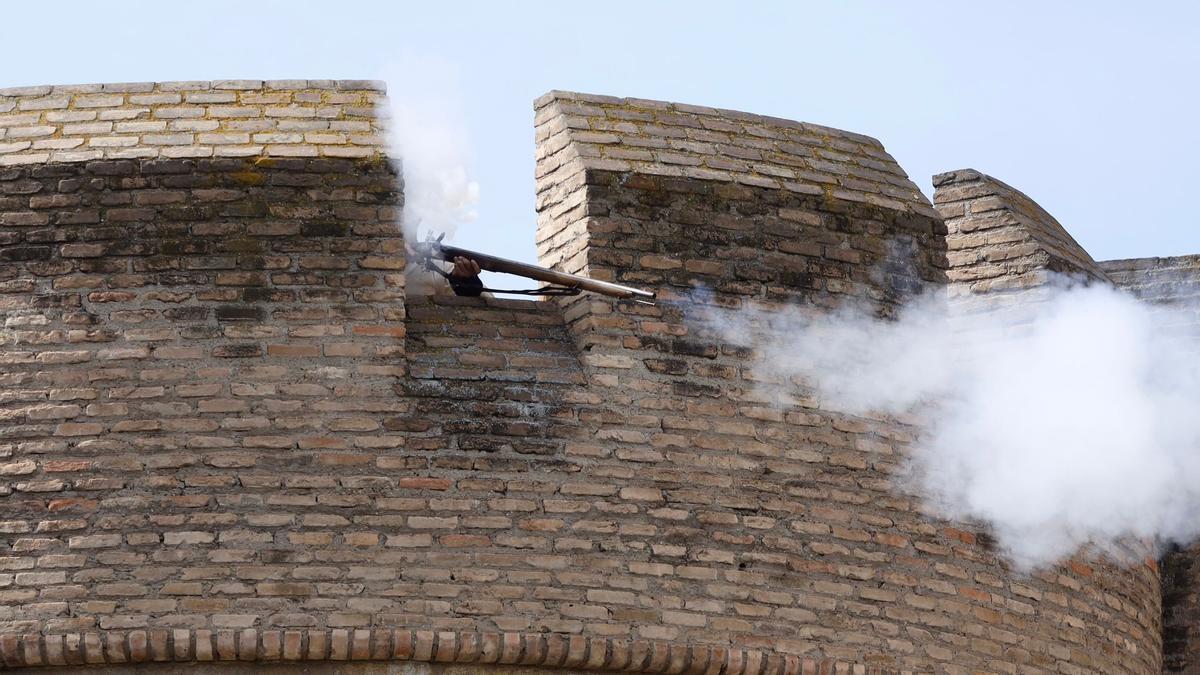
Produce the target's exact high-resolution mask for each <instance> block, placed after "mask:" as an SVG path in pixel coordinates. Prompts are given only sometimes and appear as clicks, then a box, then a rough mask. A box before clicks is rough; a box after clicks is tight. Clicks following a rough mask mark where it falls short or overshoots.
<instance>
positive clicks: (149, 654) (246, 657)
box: [0, 628, 911, 675]
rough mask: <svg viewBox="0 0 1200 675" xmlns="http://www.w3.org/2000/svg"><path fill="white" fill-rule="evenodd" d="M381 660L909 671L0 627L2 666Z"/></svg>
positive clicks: (609, 648) (241, 635)
mask: <svg viewBox="0 0 1200 675" xmlns="http://www.w3.org/2000/svg"><path fill="white" fill-rule="evenodd" d="M391 660H396V661H419V662H428V663H455V664H465V663H478V664H501V665H521V666H538V667H545V668H573V669H586V670H613V671H624V672H637V673H667V674H668V675H680V674H682V675H908V674H909V673H910V672H911V671H899V670H893V669H887V668H881V667H876V666H864V665H858V664H851V663H847V662H843V661H834V660H830V659H820V658H806V657H800V656H796V655H794V654H780V653H778V652H771V651H764V650H758V649H740V648H732V647H725V646H720V645H690V646H689V645H684V644H677V643H670V642H662V641H653V640H633V641H628V640H616V639H611V638H587V637H584V636H582V635H561V634H541V633H463V632H450V631H442V632H434V631H411V630H394V629H390V628H389V629H381V628H373V629H332V630H328V629H325V630H323V629H311V630H310V629H302V630H263V631H260V630H258V629H256V628H247V629H244V630H215V631H214V630H204V629H156V630H133V631H103V632H91V633H67V634H58V635H40V634H28V635H21V634H13V633H8V634H3V635H0V661H2V664H3V665H2V667H4V668H20V667H29V666H67V665H78V666H87V665H115V664H127V663H128V664H134V663H152V662H176V663H178V662H233V661H241V662H247V661H259V662H293V661H310V662H311V661H391Z"/></svg>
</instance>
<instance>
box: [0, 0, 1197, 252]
mask: <svg viewBox="0 0 1200 675" xmlns="http://www.w3.org/2000/svg"><path fill="white" fill-rule="evenodd" d="M1198 21H1200V3H1189V2H1149V1H1148V2H1140V3H1134V2H1106V1H1097V2H1082V1H1074V2H1069V1H1065V0H1064V1H1062V2H1045V1H1044V0H1042V1H1038V2H1025V1H1020V0H1017V1H1013V0H1007V1H1005V2H988V3H983V2H949V1H946V2H933V1H925V0H908V1H905V2H886V1H883V0H879V1H877V2H869V1H866V0H863V1H851V0H845V1H837V2H835V1H833V0H828V1H826V2H804V1H799V0H797V1H793V2H750V1H743V2H737V3H733V2H707V1H701V0H691V1H688V2H655V1H653V0H640V1H639V2H625V1H624V0H608V1H607V2H604V3H581V2H518V1H516V0H514V1H512V2H505V3H500V2H477V3H476V2H446V1H443V2H437V3H434V2H423V3H408V2H360V1H355V0H340V1H339V2H336V3H329V2H305V1H303V0H290V1H288V2H270V1H265V2H264V1H260V2H249V1H247V0H241V1H239V2H227V1H225V0H207V1H206V2H204V3H183V2H161V1H159V2H139V1H136V0H126V1H124V2H121V3H118V4H114V3H102V2H82V1H80V2H65V3H59V4H56V5H55V6H54V7H53V9H50V8H48V6H47V5H45V4H42V3H33V2H26V3H11V4H8V5H6V6H5V20H4V22H3V23H0V54H2V55H3V56H2V58H0V87H8V86H21V85H35V84H75V83H91V82H122V81H150V80H158V81H161V80H216V79H289V78H308V79H323V78H337V79H366V78H370V79H376V78H378V79H386V80H388V82H389V90H390V92H391V95H392V96H394V97H398V98H401V99H403V100H406V101H411V102H414V103H415V104H420V103H421V102H424V101H428V102H430V103H431V106H432V108H431V109H432V110H434V111H436V112H435V113H434V114H436V115H437V116H438V117H439V119H444V120H445V121H446V122H447V123H448V124H450V125H452V128H453V129H454V133H455V135H456V138H455V145H456V146H459V150H461V151H462V152H463V155H464V157H465V160H464V164H465V165H466V170H467V174H468V176H469V178H470V180H473V181H475V182H477V183H478V186H479V200H478V202H477V204H476V205H475V208H474V211H475V213H476V215H475V219H474V220H473V221H472V222H469V223H466V224H463V225H461V226H459V227H458V228H457V230H456V231H455V232H454V234H453V241H454V243H455V244H456V245H458V246H461V247H465V248H470V249H474V250H480V251H484V252H489V253H492V254H495V255H501V256H504V257H510V258H516V259H521V260H527V261H534V260H535V258H536V255H535V252H534V229H535V222H536V214H535V209H534V145H533V108H532V102H533V100H534V99H535V98H536V97H538V96H539V95H541V94H543V93H545V92H546V91H549V90H551V89H564V90H573V91H583V92H589V93H597V94H608V95H617V96H637V97H642V98H651V99H659V100H669V101H677V102H684V103H693V104H699V105H708V106H714V107H721V108H731V109H735V110H744V111H748V112H753V113H759V114H764V115H772V116H777V117H783V118H788V119H794V120H803V121H808V122H815V123H818V124H824V125H828V126H832V127H838V128H842V129H848V130H852V131H856V132H859V133H864V134H867V135H870V136H873V137H875V138H878V139H880V140H881V141H882V142H883V144H884V146H885V147H886V148H887V149H888V150H889V152H891V153H892V155H893V156H895V157H896V159H897V160H898V161H899V162H900V165H901V166H902V167H904V169H905V170H906V171H907V172H908V174H909V176H910V177H911V178H912V179H913V181H914V182H915V183H916V184H917V185H918V186H919V187H920V188H921V189H922V190H923V191H924V192H925V193H926V194H927V195H930V194H931V193H932V186H931V181H930V178H931V176H932V175H933V174H936V173H940V172H943V171H949V170H953V169H960V168H968V167H969V168H974V169H978V170H980V171H983V172H984V173H988V174H990V175H992V176H995V177H996V178H999V179H1000V180H1003V181H1005V182H1006V183H1009V184H1010V185H1012V186H1014V187H1016V188H1017V189H1019V190H1021V191H1023V192H1025V193H1026V194H1027V195H1029V196H1030V197H1032V198H1033V199H1034V200H1035V201H1037V202H1038V203H1040V204H1041V205H1042V206H1043V207H1044V208H1045V209H1046V210H1048V211H1049V212H1050V213H1052V214H1053V215H1055V217H1057V218H1058V220H1059V221H1060V222H1061V223H1062V224H1063V225H1064V226H1065V227H1066V228H1067V229H1068V231H1069V232H1071V234H1072V235H1074V236H1075V238H1076V239H1077V240H1078V241H1079V242H1080V243H1081V244H1082V245H1083V246H1084V247H1085V248H1086V249H1087V250H1088V251H1089V252H1090V253H1091V254H1092V256H1093V257H1094V258H1096V259H1097V260H1105V259H1111V258H1131V257H1148V256H1156V255H1158V256H1170V255H1183V254H1189V253H1200V228H1198V227H1197V225H1198V224H1200V223H1198V222H1197V220H1198V217H1197V215H1196V214H1197V210H1196V209H1194V208H1192V207H1191V206H1189V204H1190V203H1191V202H1190V197H1189V195H1192V194H1194V186H1195V185H1196V183H1197V179H1198V178H1200V172H1198V171H1197V170H1196V169H1195V168H1194V167H1193V158H1194V157H1196V156H1197V155H1200V125H1197V124H1196V108H1197V100H1198V97H1200V88H1198V87H1197V84H1198V82H1200V78H1197V73H1200V39H1197V38H1196V32H1195V26H1196V25H1198Z"/></svg>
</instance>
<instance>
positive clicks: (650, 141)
mask: <svg viewBox="0 0 1200 675" xmlns="http://www.w3.org/2000/svg"><path fill="white" fill-rule="evenodd" d="M270 86H271V85H263V87H262V88H260V89H259V90H247V91H263V92H265V91H269V90H270ZM101 89H103V88H101ZM162 89H163V85H158V87H157V88H156V89H154V90H155V91H161V90H162ZM298 91H301V90H298ZM302 91H306V90H302ZM363 95H364V96H366V95H367V94H363ZM196 105H197V106H202V104H201V102H200V101H197V102H196ZM207 105H208V104H203V106H207ZM203 106H202V107H203ZM538 108H539V110H538V116H537V120H538V138H539V148H538V156H539V164H538V176H539V182H538V199H539V228H538V241H539V251H540V253H541V255H542V256H543V260H544V261H545V262H546V263H548V264H551V265H555V266H559V267H562V268H564V269H569V270H571V271H576V270H583V271H586V272H588V273H589V274H592V275H594V276H597V277H601V278H610V279H615V280H617V281H622V282H626V283H634V284H638V285H643V286H647V287H651V288H654V289H655V290H657V291H659V292H660V294H661V297H662V298H663V301H662V302H661V303H660V304H658V305H656V306H646V305H639V304H636V303H628V302H609V301H606V300H603V299H599V298H595V297H581V298H577V299H574V300H571V301H567V302H564V303H563V304H562V305H559V304H557V303H551V302H540V303H531V302H520V301H507V300H487V299H466V298H433V299H418V298H408V299H406V298H405V297H404V293H403V281H402V279H401V278H400V277H399V272H400V269H401V268H402V265H403V246H402V242H401V241H400V238H399V234H398V228H397V224H396V208H397V206H398V205H399V202H400V198H399V195H398V189H397V187H398V186H397V185H396V182H395V176H394V175H393V174H392V173H391V169H390V168H389V167H388V165H387V163H386V162H384V161H383V160H382V159H375V158H374V157H370V158H363V159H352V160H351V159H335V158H328V157H326V158H321V157H318V158H311V159H307V158H290V159H281V158H276V157H274V156H267V157H263V156H255V157H249V158H217V157H213V158H207V157H206V158H198V159H197V158H184V159H162V158H158V159H149V158H146V159H138V160H128V159H127V160H121V159H116V158H104V159H99V160H91V161H87V162H85V161H72V162H68V161H58V162H55V161H53V160H51V161H50V162H49V163H32V164H28V165H22V166H17V167H10V168H6V169H0V290H2V291H3V293H0V316H2V317H3V320H4V321H5V328H4V332H3V333H2V334H0V335H2V336H3V339H2V341H0V360H2V361H3V363H4V364H5V369H4V371H3V373H2V374H0V383H2V384H3V387H4V389H3V392H2V393H0V434H2V435H0V439H2V440H0V451H2V452H3V453H4V454H5V455H6V457H5V458H4V460H3V463H2V466H0V474H3V480H4V485H5V490H6V492H5V493H4V494H3V495H2V496H0V501H3V502H4V506H5V510H4V513H5V516H4V518H5V520H4V521H3V522H2V523H0V547H2V548H3V549H4V550H3V551H2V552H0V658H2V659H3V662H4V663H5V665H9V666H15V665H22V664H30V665H45V664H52V665H62V664H76V663H124V662H143V661H188V662H190V661H200V662H205V661H213V660H222V661H234V660H242V661H278V660H284V661H293V660H302V659H303V660H311V661H324V660H332V661H341V660H368V659H399V660H416V661H424V662H443V663H463V664H490V663H503V664H523V665H527V666H550V667H563V668H568V669H585V668H607V669H615V670H632V671H652V672H662V671H669V672H695V673H700V672H726V673H742V672H745V673H751V674H755V675H758V674H762V675H766V674H767V673H771V674H775V673H801V672H803V673H808V672H833V671H834V669H835V668H837V669H839V670H838V671H837V672H867V668H868V667H869V668H872V669H875V670H872V671H871V672H884V670H885V669H886V670H887V672H895V671H900V670H917V671H936V672H949V673H954V672H1013V671H1014V670H1024V671H1025V672H1068V673H1076V672H1106V673H1151V672H1157V670H1158V667H1159V666H1158V663H1159V662H1158V653H1159V652H1158V640H1159V633H1158V624H1157V621H1158V604H1157V602H1158V595H1157V594H1158V577H1157V573H1156V571H1155V570H1154V569H1153V568H1152V567H1151V566H1145V565H1137V566H1133V567H1132V568H1130V569H1118V568H1116V567H1114V566H1111V565H1109V564H1105V563H1094V564H1088V563H1083V562H1078V561H1077V562H1074V563H1072V564H1071V565H1069V566H1065V567H1063V568H1061V569H1056V570H1052V571H1047V572H1042V573H1038V574H1036V575H1034V576H1032V577H1023V576H1020V575H1015V574H1012V573H1011V572H1009V571H1008V570H1007V569H1006V568H1005V566H1004V564H1003V562H1002V561H1001V560H1000V559H999V558H998V557H997V556H996V554H995V552H994V551H992V550H991V549H990V547H989V545H988V542H989V538H988V537H987V535H986V532H982V531H980V529H979V528H978V527H976V526H972V525H970V524H964V523H948V522H942V521H938V520H934V519H931V518H929V517H927V516H925V515H923V514H922V513H921V509H920V506H919V504H918V503H917V502H916V501H915V500H914V499H913V498H912V497H911V496H909V495H906V494H904V493H902V492H900V491H899V490H897V489H896V487H895V484H894V479H895V474H896V472H897V471H898V467H899V465H900V458H901V457H902V454H903V453H904V452H905V451H906V448H907V446H908V444H909V443H910V442H911V440H912V438H913V435H914V434H916V433H919V427H918V426H916V425H915V423H916V422H917V420H897V419H876V418H860V417H854V416H850V415H846V414H843V413H840V412H839V411H837V410H830V409H828V408H825V407H822V406H821V405H820V403H819V402H818V401H816V400H813V399H811V398H810V399H804V398H802V399H801V400H796V401H789V402H781V401H779V400H776V399H775V398H774V397H773V395H772V389H771V387H770V386H762V385H770V384H771V383H770V382H769V381H767V382H764V381H763V380H769V379H770V374H769V373H764V372H763V371H762V370H761V368H760V367H758V364H756V363H755V361H754V355H753V354H751V353H747V351H746V350H744V349H742V348H738V347H735V346H733V345H729V344H726V343H724V342H723V341H722V340H721V339H720V338H719V337H718V336H716V335H714V334H711V333H709V332H706V331H705V330H703V329H701V328H699V327H698V324H697V322H696V321H695V317H694V316H693V315H692V314H691V313H690V312H692V311H693V309H692V308H693V307H695V306H696V305H695V304H692V303H691V302H690V301H689V299H699V298H702V297H703V298H708V299H707V300H700V302H707V303H709V304H711V305H717V306H722V307H731V308H732V307H738V306H741V305H743V304H746V303H749V302H756V303H761V304H764V305H765V306H768V307H771V306H776V307H777V306H781V305H782V304H784V303H787V304H791V305H797V304H802V305H805V306H811V307H814V308H821V307H827V306H831V305H835V304H837V303H838V302H840V301H842V300H844V299H855V298H868V299H869V300H870V301H871V302H873V303H875V304H876V305H877V306H878V308H879V310H880V311H881V312H882V313H887V312H889V311H891V310H892V309H893V308H894V307H896V306H897V304H898V303H900V302H903V300H904V299H905V298H907V297H909V296H910V295H911V294H912V293H913V292H915V291H917V290H918V289H920V288H922V287H928V286H931V285H932V286H939V285H941V284H943V283H945V274H946V259H945V256H946V247H945V237H944V234H945V230H944V227H943V225H942V221H941V219H940V218H939V216H938V214H937V212H936V211H934V210H933V208H932V207H931V205H930V204H928V202H926V201H925V200H924V198H923V197H921V196H920V193H919V192H918V191H917V190H916V189H915V187H914V186H913V185H912V184H911V182H909V181H908V180H907V178H906V177H905V176H904V174H903V172H902V171H901V170H900V169H899V167H898V166H896V165H895V163H894V161H893V160H892V159H891V158H890V156H888V155H887V153H886V152H885V151H884V150H883V148H882V146H880V145H879V144H878V142H876V141H874V140H873V139H869V138H867V137H863V136H859V135H856V134H850V133H846V132H839V131H836V130H832V129H825V128H822V127H814V126H811V125H804V124H798V123H792V122H787V121H783V120H771V119H768V118H761V117H757V116H751V115H745V114H741V113H731V112H728V111H717V110H712V109H708V108H697V107H690V106H673V105H670V104H663V103H658V102H652V101H629V100H623V99H608V98H599V97H585V96H581V95H572V94H564V93H556V94H553V95H550V96H548V97H546V98H544V99H542V100H540V101H539V104H538ZM147 114H148V113H147ZM265 114H266V113H265V112H264V115H265ZM7 140H9V139H4V140H0V142H6V141H7ZM252 140H253V139H252ZM194 142H195V143H196V144H198V145H196V147H203V145H202V144H201V141H200V139H199V137H198V136H197V137H196V138H195V139H194ZM317 145H319V144H315V143H314V146H313V147H316V146H317ZM29 149H30V150H32V146H31V147H30V148H29ZM17 152H24V150H21V151H17ZM215 152H216V150H214V153H215ZM264 152H269V146H267V147H264ZM317 152H318V154H319V153H320V152H321V150H320V149H319V148H318V150H317ZM60 159H62V158H60ZM701 285H703V286H705V287H707V288H708V289H709V294H708V295H704V296H700V295H695V294H694V293H693V289H694V288H695V287H697V286H701ZM855 668H856V669H857V670H854V669H855Z"/></svg>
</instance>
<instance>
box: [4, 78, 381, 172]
mask: <svg viewBox="0 0 1200 675" xmlns="http://www.w3.org/2000/svg"><path fill="white" fill-rule="evenodd" d="M384 95H385V87H384V85H383V83H381V82H373V81H369V80H268V81H262V80H219V81H213V82H141V83H128V84H115V85H114V84H91V85H69V86H43V87H17V88H9V89H0V168H3V167H5V166H14V165H21V164H42V163H46V162H87V161H94V160H100V159H153V158H167V159H170V158H206V157H337V158H357V159H366V158H373V157H374V158H377V157H379V156H381V155H382V154H383V153H384V145H385V134H384V132H383V127H382V123H383V121H382V118H384V117H386V115H383V114H382V113H381V110H380V108H381V107H382V106H383V100H384Z"/></svg>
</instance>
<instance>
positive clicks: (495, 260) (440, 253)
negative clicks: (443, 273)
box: [433, 245, 655, 299]
mask: <svg viewBox="0 0 1200 675" xmlns="http://www.w3.org/2000/svg"><path fill="white" fill-rule="evenodd" d="M433 253H434V257H436V258H439V259H441V260H447V261H451V262H453V261H454V259H455V258H457V257H460V256H461V257H463V258H469V259H471V260H474V261H475V262H477V263H479V268H480V269H483V270H487V271H488V272H503V273H505V274H515V275H517V276H521V277H526V278H528V279H536V280H538V281H545V282H546V283H550V284H558V285H559V286H566V287H568V288H578V289H581V290H585V291H592V292H593V293H601V294H604V295H608V296H612V297H614V298H634V299H636V298H649V299H654V297H655V294H654V293H652V292H651V291H644V290H642V289H640V288H631V287H629V286H622V285H621V284H614V283H611V282H608V281H600V280H598V279H589V278H587V277H583V276H579V275H578V274H568V273H566V272H559V271H556V270H552V269H547V268H545V267H541V266H538V265H531V264H529V263H523V262H517V261H516V260H509V259H507V258H500V257H497V256H494V255H488V254H486V253H478V252H476V251H469V250H467V249H465V248H458V247H456V246H445V245H441V246H435V247H434V250H433Z"/></svg>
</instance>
